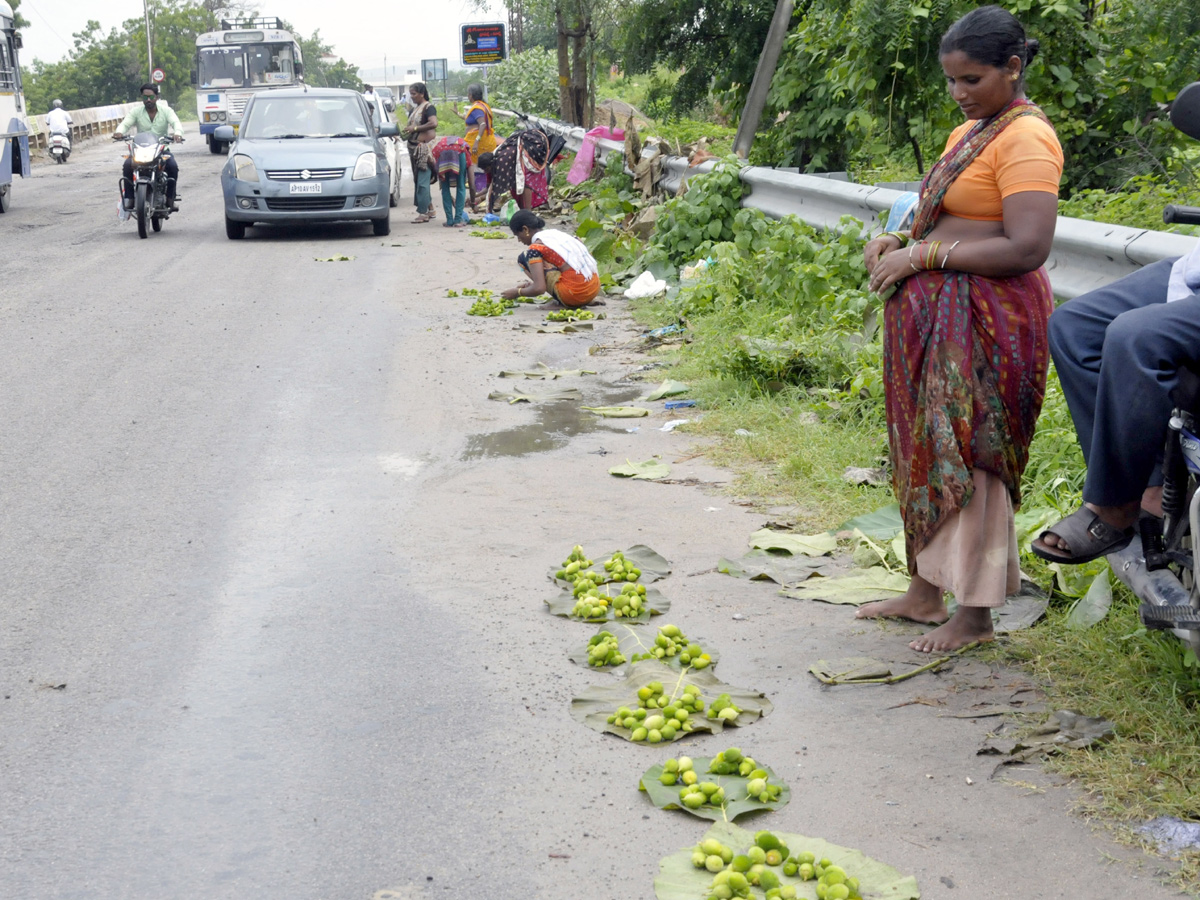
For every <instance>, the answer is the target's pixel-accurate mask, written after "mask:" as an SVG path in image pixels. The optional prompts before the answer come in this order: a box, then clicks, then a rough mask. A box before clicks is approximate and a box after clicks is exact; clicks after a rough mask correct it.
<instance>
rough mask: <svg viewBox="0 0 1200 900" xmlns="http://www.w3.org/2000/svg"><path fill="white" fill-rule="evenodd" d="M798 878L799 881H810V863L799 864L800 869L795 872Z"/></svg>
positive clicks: (811, 874) (811, 870)
mask: <svg viewBox="0 0 1200 900" xmlns="http://www.w3.org/2000/svg"><path fill="white" fill-rule="evenodd" d="M796 874H797V875H799V876H800V880H801V881H812V877H813V865H812V863H800V868H799V869H798V870H797V871H796Z"/></svg>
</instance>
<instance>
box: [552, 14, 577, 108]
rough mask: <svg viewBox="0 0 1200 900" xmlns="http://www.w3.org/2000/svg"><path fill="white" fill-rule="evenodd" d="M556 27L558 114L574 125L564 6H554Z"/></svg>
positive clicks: (569, 57)
mask: <svg viewBox="0 0 1200 900" xmlns="http://www.w3.org/2000/svg"><path fill="white" fill-rule="evenodd" d="M554 25H555V30H556V31H557V32H558V34H557V38H558V114H559V116H560V117H561V118H562V120H563V121H564V122H570V123H572V124H574V122H575V120H574V119H572V118H571V107H572V105H573V104H572V103H571V55H570V47H569V46H568V37H569V32H568V31H567V25H566V22H565V21H563V11H562V4H561V3H555V4H554Z"/></svg>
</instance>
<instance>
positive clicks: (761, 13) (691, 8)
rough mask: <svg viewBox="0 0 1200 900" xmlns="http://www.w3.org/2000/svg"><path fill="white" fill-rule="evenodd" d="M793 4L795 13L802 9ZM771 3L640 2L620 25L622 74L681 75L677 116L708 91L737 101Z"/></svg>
mask: <svg viewBox="0 0 1200 900" xmlns="http://www.w3.org/2000/svg"><path fill="white" fill-rule="evenodd" d="M803 5H804V4H803V3H798V4H797V6H798V7H801V8H802V7H803ZM774 12H775V2H774V0H644V2H642V3H638V4H636V5H635V6H634V7H633V8H632V10H631V12H630V15H629V18H628V19H627V20H626V21H625V22H624V23H623V24H622V27H621V32H622V40H621V54H622V60H623V63H624V67H625V70H626V71H627V72H630V73H636V72H649V71H651V70H652V69H654V68H655V67H656V66H659V65H662V66H666V67H668V68H671V69H678V70H680V75H679V80H678V81H676V82H675V87H674V89H673V91H672V94H671V106H672V109H673V111H674V112H675V113H676V114H682V113H685V112H687V111H688V110H690V109H692V108H694V107H695V106H697V105H698V104H699V103H700V102H701V101H703V100H704V99H705V98H706V97H708V95H709V92H710V91H716V92H730V91H732V92H733V94H734V96H735V97H736V99H737V100H738V101H740V100H741V99H742V98H743V97H744V96H745V92H746V91H747V90H748V89H749V87H750V81H751V79H752V78H753V77H754V67H755V66H756V65H757V64H758V57H759V53H760V52H761V51H762V46H763V41H765V40H766V36H767V27H768V26H769V25H770V24H771V16H772V15H773V14H774Z"/></svg>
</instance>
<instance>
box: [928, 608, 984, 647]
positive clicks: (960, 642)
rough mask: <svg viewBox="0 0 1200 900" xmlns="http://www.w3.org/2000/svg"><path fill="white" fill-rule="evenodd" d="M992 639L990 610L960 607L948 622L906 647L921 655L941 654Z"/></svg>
mask: <svg viewBox="0 0 1200 900" xmlns="http://www.w3.org/2000/svg"><path fill="white" fill-rule="evenodd" d="M993 637H994V634H993V633H992V611H991V610H990V609H988V608H987V607H986V606H960V607H959V608H958V609H956V610H955V611H954V615H953V616H951V617H950V621H948V622H946V623H945V624H944V625H939V626H938V627H937V628H935V629H933V631H931V632H929V633H928V634H924V635H922V636H921V637H919V638H917V639H916V640H915V641H912V642H911V643H910V644H909V645H908V646H910V647H912V648H913V649H914V650H917V651H919V652H921V653H935V652H936V653H943V652H945V651H947V650H959V649H961V648H963V647H965V646H967V644H974V643H983V642H985V641H990V640H992V638H993Z"/></svg>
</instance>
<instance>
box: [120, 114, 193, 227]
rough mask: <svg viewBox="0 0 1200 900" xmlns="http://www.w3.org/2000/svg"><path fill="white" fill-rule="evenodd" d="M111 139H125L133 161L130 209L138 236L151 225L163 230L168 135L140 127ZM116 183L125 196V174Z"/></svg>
mask: <svg viewBox="0 0 1200 900" xmlns="http://www.w3.org/2000/svg"><path fill="white" fill-rule="evenodd" d="M114 140H124V141H125V145H126V147H127V148H128V153H129V158H130V159H131V160H132V161H133V184H132V186H131V187H132V190H131V191H130V193H131V194H132V196H133V209H132V210H131V212H132V213H133V217H134V218H135V219H137V227H138V237H140V238H144V237H147V236H148V232H149V230H151V229H153V230H154V231H162V227H163V222H165V221H167V219H169V218H170V217H171V204H170V203H168V202H167V181H168V180H169V179H168V177H167V169H166V162H167V159H168V157H169V156H170V153H169V151H168V149H167V148H168V147H169V146H170V145H171V138H169V137H159V136H158V135H156V134H153V133H151V132H144V131H140V132H138V133H137V134H135V135H133V136H132V137H128V138H114ZM119 183H120V185H121V189H122V190H121V196H122V197H124V196H125V191H124V188H125V178H124V176H122V177H121V179H120V182H119ZM176 200H178V197H177V198H176Z"/></svg>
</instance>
